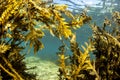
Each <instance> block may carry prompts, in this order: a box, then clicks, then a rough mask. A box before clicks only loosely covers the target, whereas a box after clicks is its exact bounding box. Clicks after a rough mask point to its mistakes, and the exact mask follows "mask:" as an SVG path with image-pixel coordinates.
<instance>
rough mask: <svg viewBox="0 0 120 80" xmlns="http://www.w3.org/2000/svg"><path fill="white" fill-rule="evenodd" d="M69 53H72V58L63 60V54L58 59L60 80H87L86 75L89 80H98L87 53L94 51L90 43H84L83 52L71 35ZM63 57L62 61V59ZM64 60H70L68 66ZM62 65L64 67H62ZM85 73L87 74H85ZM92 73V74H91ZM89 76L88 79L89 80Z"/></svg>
mask: <svg viewBox="0 0 120 80" xmlns="http://www.w3.org/2000/svg"><path fill="white" fill-rule="evenodd" d="M70 45H71V52H72V53H73V54H72V56H70V57H69V58H65V52H63V53H62V55H59V57H60V60H59V62H60V65H61V66H60V68H59V69H60V70H59V72H60V74H59V76H60V80H64V79H67V80H78V79H87V77H88V75H90V76H91V78H97V79H99V75H98V74H97V72H96V70H95V68H94V67H93V65H92V64H91V61H90V56H89V52H91V51H93V50H94V47H93V45H92V44H91V43H90V44H88V43H85V45H86V48H85V47H84V46H82V49H83V51H82V50H81V49H80V48H79V46H78V44H77V42H76V39H75V35H73V37H72V39H71V41H70ZM62 57H64V59H62ZM66 59H69V60H70V63H69V65H65V61H66ZM63 64H64V65H63ZM86 71H87V72H88V74H86ZM91 73H93V74H91ZM90 76H89V79H90ZM95 76H96V77H95Z"/></svg>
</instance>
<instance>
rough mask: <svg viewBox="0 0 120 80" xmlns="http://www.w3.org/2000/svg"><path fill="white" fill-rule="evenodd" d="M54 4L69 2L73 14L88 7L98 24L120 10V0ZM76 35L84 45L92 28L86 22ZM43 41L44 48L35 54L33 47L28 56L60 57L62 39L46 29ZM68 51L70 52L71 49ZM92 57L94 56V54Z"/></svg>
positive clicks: (62, 1) (65, 0)
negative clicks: (59, 50)
mask: <svg viewBox="0 0 120 80" xmlns="http://www.w3.org/2000/svg"><path fill="white" fill-rule="evenodd" d="M53 4H67V5H68V9H69V10H70V11H71V12H72V13H73V14H80V13H81V12H82V11H83V9H85V8H87V12H88V13H87V14H88V15H89V16H91V17H92V21H91V23H96V24H97V25H98V26H102V22H103V20H104V18H105V17H106V16H107V17H108V18H109V17H110V15H111V13H112V12H114V11H120V5H119V4H120V0H53ZM76 35H77V42H78V43H79V45H84V42H88V39H89V38H90V37H91V36H92V30H91V28H90V27H89V25H87V24H85V25H83V26H82V27H81V28H80V29H78V30H76ZM42 42H43V44H44V49H43V50H40V51H39V52H38V53H37V54H36V55H34V53H33V49H31V50H30V53H29V55H27V56H37V57H40V58H41V59H43V60H51V61H54V62H56V61H57V59H58V57H57V55H56V52H58V48H59V46H61V44H62V43H61V41H60V40H59V39H58V38H57V37H53V36H52V35H51V34H50V33H49V32H48V31H45V36H44V37H43V39H42ZM66 43H67V41H66ZM68 47H69V46H68ZM67 53H68V54H70V50H68V52H67ZM91 57H92V58H94V56H93V55H91Z"/></svg>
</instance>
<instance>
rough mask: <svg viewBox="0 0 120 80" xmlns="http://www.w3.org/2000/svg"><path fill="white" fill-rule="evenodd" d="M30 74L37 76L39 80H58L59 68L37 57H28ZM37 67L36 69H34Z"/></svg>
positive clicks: (27, 62) (26, 59)
mask: <svg viewBox="0 0 120 80" xmlns="http://www.w3.org/2000/svg"><path fill="white" fill-rule="evenodd" d="M24 61H25V62H26V66H27V68H33V69H29V70H27V72H28V73H32V74H37V77H36V78H37V80H58V66H57V65H56V64H55V63H53V62H51V61H45V60H42V59H40V58H39V57H36V56H30V57H26V58H25V60H24ZM34 67H35V68H34Z"/></svg>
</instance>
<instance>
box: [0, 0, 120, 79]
mask: <svg viewBox="0 0 120 80" xmlns="http://www.w3.org/2000/svg"><path fill="white" fill-rule="evenodd" d="M51 2H52V1H42V0H0V58H1V59H0V79H1V80H8V79H10V80H35V79H36V78H35V77H36V75H35V74H28V73H27V72H26V70H27V68H26V65H25V63H24V62H23V59H24V55H22V54H21V53H22V50H24V49H25V48H26V46H30V47H31V48H32V47H33V48H34V53H36V52H37V51H38V50H41V49H43V48H44V45H43V43H42V42H41V39H42V38H43V37H44V35H45V33H44V31H45V30H48V31H49V32H50V34H51V35H53V36H54V37H58V38H59V39H60V40H61V41H63V43H64V40H68V42H69V43H70V49H69V50H71V52H72V53H73V54H72V55H71V56H66V55H65V53H66V49H65V47H66V44H63V45H62V46H60V48H59V52H58V53H57V54H58V56H59V62H60V65H59V74H58V76H59V79H60V80H90V79H92V80H104V79H105V80H106V79H107V80H117V79H120V73H119V69H120V28H119V27H120V12H114V13H113V15H112V18H111V20H112V21H111V20H109V19H108V18H105V20H104V22H103V26H101V27H98V26H97V25H95V24H94V25H93V24H91V23H89V24H90V26H91V29H92V30H93V36H92V38H91V40H90V43H85V45H86V47H84V46H82V49H83V50H81V49H80V48H79V44H78V43H77V42H76V35H75V34H74V32H73V30H76V29H79V28H80V27H81V26H82V25H83V24H85V23H88V22H89V21H90V20H91V17H90V16H88V15H87V14H86V11H85V10H84V11H83V12H82V13H80V14H78V15H73V14H72V13H71V12H70V11H69V10H67V5H59V4H51ZM66 19H69V21H67V20H66ZM64 38H65V39H64ZM23 44H25V45H23ZM89 52H93V54H94V55H95V56H96V59H95V61H91V60H90V56H89ZM26 53H27V52H24V53H23V54H26ZM66 60H69V61H70V62H69V63H68V64H67V65H66V63H65V61H66Z"/></svg>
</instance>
